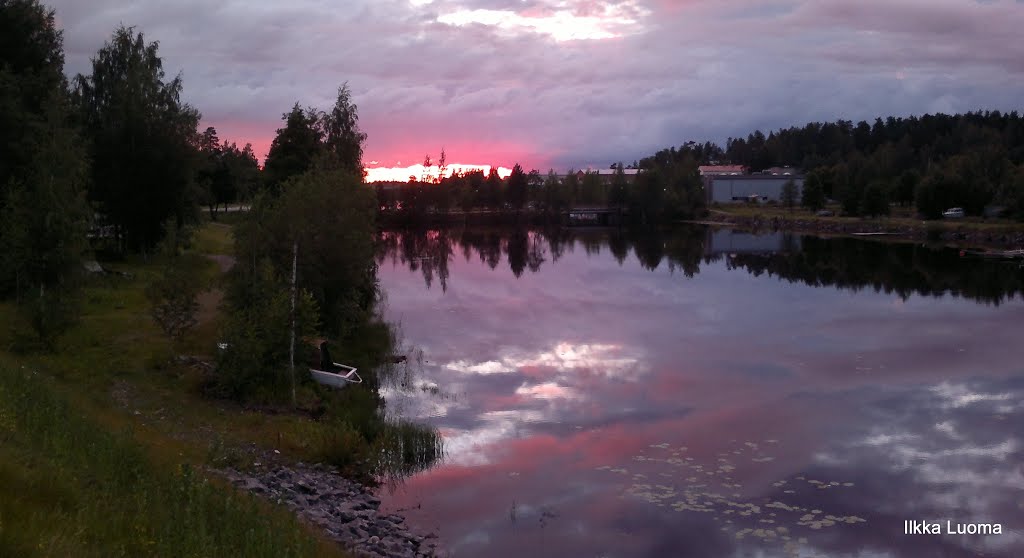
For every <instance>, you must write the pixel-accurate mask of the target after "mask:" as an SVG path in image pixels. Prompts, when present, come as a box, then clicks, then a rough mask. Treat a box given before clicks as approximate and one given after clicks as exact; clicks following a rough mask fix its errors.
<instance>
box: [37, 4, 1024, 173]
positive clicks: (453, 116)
mask: <svg viewBox="0 0 1024 558" xmlns="http://www.w3.org/2000/svg"><path fill="white" fill-rule="evenodd" d="M48 5H49V6H50V7H52V8H54V9H55V10H56V12H57V20H58V25H59V26H60V27H62V28H63V29H64V46H65V51H66V71H67V72H68V73H69V74H71V75H74V74H76V73H80V72H81V73H88V72H89V70H90V64H89V60H90V57H91V56H93V55H95V53H96V51H97V50H99V49H100V48H101V47H102V46H103V43H104V42H105V41H106V40H107V39H109V37H110V36H111V34H112V33H113V31H114V29H115V28H116V27H117V26H118V25H120V24H124V25H130V26H136V27H137V29H138V30H139V31H141V32H143V33H144V34H145V37H146V39H147V40H149V41H154V40H155V41H159V43H160V49H159V52H160V55H161V56H162V58H163V61H164V67H165V70H167V72H168V74H169V75H172V76H173V75H174V74H176V73H178V72H181V74H182V77H183V80H184V97H185V100H186V101H187V102H188V103H190V104H191V105H193V106H194V107H196V108H198V109H199V110H200V111H201V112H202V114H203V122H202V125H203V126H204V127H205V126H214V127H216V128H217V130H218V133H219V136H220V137H221V139H226V140H230V141H235V142H238V143H239V144H240V145H241V144H244V143H246V142H251V143H252V144H253V146H254V149H255V151H256V153H257V155H258V156H259V157H260V158H262V157H263V156H264V155H265V154H266V152H267V151H268V150H269V147H270V143H271V141H272V140H273V137H274V133H275V130H276V129H277V128H278V127H280V126H281V125H282V121H281V116H282V115H283V113H285V112H287V111H288V110H289V109H290V108H291V107H292V106H293V105H294V104H295V103H296V102H298V103H300V104H301V105H303V106H313V107H317V108H321V109H327V108H329V107H330V106H332V105H333V102H334V99H335V97H336V92H337V89H338V87H339V86H340V85H341V84H343V83H346V82H347V83H348V85H349V87H350V88H351V90H352V93H353V99H354V101H355V103H356V105H357V106H358V113H359V118H360V126H361V128H362V129H363V131H365V132H366V133H367V134H368V139H367V141H366V144H365V156H364V162H365V163H366V165H367V167H369V168H374V167H387V168H391V167H408V166H410V165H414V164H419V163H422V162H423V160H424V155H427V154H429V155H431V156H432V158H433V159H435V160H436V159H437V156H438V155H439V153H440V151H441V149H442V148H443V149H444V150H445V151H446V154H447V160H448V162H449V163H459V164H464V165H498V166H501V167H511V166H512V165H513V164H514V163H516V162H518V163H520V164H522V165H523V167H524V168H526V169H527V170H529V169H531V168H536V169H540V170H542V171H546V170H547V169H548V168H555V169H559V170H564V169H567V168H570V167H572V168H581V167H592V168H607V167H608V166H609V165H610V164H611V163H613V162H616V161H624V162H627V163H628V162H631V161H633V160H634V159H639V158H642V157H644V156H646V155H650V154H653V153H654V152H656V151H657V150H659V149H663V148H667V147H669V146H672V145H681V144H683V143H685V142H687V141H690V140H693V141H706V140H708V141H714V142H718V143H720V144H723V145H724V143H725V141H726V139H727V138H729V137H739V136H743V137H745V136H746V135H747V134H748V133H750V132H752V131H753V130H754V129H762V130H770V129H778V128H782V127H789V126H793V125H802V124H804V123H806V122H809V121H833V120H836V119H839V118H842V119H849V120H853V121H858V120H861V119H866V120H873V119H874V118H875V117H879V116H881V117H885V116H889V115H899V116H908V115H920V114H924V113H932V112H947V113H949V112H964V111H969V110H979V109H981V110H1002V111H1010V110H1022V109H1024V107H1022V105H1024V41H1021V40H1019V34H1020V32H1021V29H1024V1H1021V0H985V1H974V0H813V1H812V0H794V1H786V0H779V1H768V2H754V1H751V0H290V1H288V2H279V1H276V0H245V1H242V0H221V1H218V2H209V1H207V0H178V1H175V2H173V3H172V2H163V1H158V0H135V1H132V2H126V1H124V0H120V1H115V0H90V1H89V2H82V1H81V0H50V1H49V2H48ZM414 170H415V169H414ZM403 174H404V176H402V175H403ZM409 174H413V173H410V172H407V169H403V170H401V171H398V173H397V178H400V179H406V178H408V176H409Z"/></svg>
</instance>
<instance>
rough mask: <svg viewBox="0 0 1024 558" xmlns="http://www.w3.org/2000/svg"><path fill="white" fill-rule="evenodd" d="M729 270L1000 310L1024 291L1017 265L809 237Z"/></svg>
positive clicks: (739, 258) (738, 259) (742, 258)
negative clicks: (956, 299) (954, 299)
mask: <svg viewBox="0 0 1024 558" xmlns="http://www.w3.org/2000/svg"><path fill="white" fill-rule="evenodd" d="M727 265H728V266H729V268H730V269H744V270H746V271H747V272H748V273H751V274H753V275H755V276H758V275H761V274H763V273H768V274H769V275H774V276H778V277H781V278H783V279H787V280H789V281H799V282H802V283H805V284H808V285H811V286H815V287H836V288H840V289H852V290H860V289H864V288H872V289H874V290H875V291H876V292H885V293H887V294H892V293H895V294H897V295H899V296H900V297H901V298H903V299H906V298H908V297H909V296H910V295H912V294H918V295H923V296H934V297H938V296H942V295H945V294H952V295H954V296H962V297H964V298H968V299H972V300H978V301H982V302H987V303H992V304H999V303H1001V302H1003V301H1004V300H1006V298H1008V297H1013V296H1015V295H1016V294H1018V293H1020V292H1021V291H1022V290H1024V272H1022V271H1021V270H1020V269H1019V268H1017V267H1015V266H1013V264H1007V263H1004V262H998V261H988V260H974V259H965V258H962V257H960V256H959V255H958V253H957V252H956V251H955V250H951V249H943V250H935V249H931V248H928V247H926V246H921V245H910V244H889V243H882V242H873V241H863V240H857V239H852V238H832V239H826V238H817V237H812V236H806V237H804V238H803V241H802V248H801V250H800V251H794V252H779V253H774V254H767V255H763V254H758V255H752V254H737V255H736V256H735V257H733V258H730V259H729V260H728V262H727Z"/></svg>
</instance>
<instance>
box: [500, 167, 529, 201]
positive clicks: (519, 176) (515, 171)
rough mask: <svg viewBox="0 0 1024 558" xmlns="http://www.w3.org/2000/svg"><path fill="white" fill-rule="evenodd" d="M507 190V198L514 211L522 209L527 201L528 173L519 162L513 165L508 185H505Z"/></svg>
mask: <svg viewBox="0 0 1024 558" xmlns="http://www.w3.org/2000/svg"><path fill="white" fill-rule="evenodd" d="M505 191H506V198H505V199H506V200H508V203H509V205H511V206H512V209H513V210H514V211H520V210H522V209H523V205H524V204H525V203H526V194H527V193H528V190H527V177H526V173H525V172H523V167H521V166H519V163H516V164H515V166H513V167H512V174H510V175H509V177H508V186H506V187H505Z"/></svg>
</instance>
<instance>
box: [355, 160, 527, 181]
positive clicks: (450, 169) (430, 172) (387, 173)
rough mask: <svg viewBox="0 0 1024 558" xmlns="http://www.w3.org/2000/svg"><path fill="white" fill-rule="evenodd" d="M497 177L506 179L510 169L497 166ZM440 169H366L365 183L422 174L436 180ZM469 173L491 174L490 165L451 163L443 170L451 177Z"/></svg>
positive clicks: (414, 167) (434, 167) (415, 166)
mask: <svg viewBox="0 0 1024 558" xmlns="http://www.w3.org/2000/svg"><path fill="white" fill-rule="evenodd" d="M497 169H498V176H500V177H502V178H507V177H508V175H510V174H512V169H510V168H506V167H502V166H499V167H497ZM424 170H426V172H424ZM439 171H440V169H439V168H438V166H437V165H431V166H430V167H424V166H423V165H422V164H416V165H410V166H407V167H379V166H374V167H369V166H368V167H366V181H367V182H389V181H397V182H406V181H408V180H409V177H411V176H412V177H416V180H420V178H421V177H423V175H424V174H426V175H427V176H429V177H430V178H437V177H438V173H439ZM471 171H483V172H484V174H489V173H490V172H491V165H469V164H463V163H452V164H450V165H448V166H447V168H446V169H445V173H444V176H446V177H447V176H451V175H452V174H454V173H456V172H460V173H467V172H471Z"/></svg>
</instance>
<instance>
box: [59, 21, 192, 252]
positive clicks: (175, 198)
mask: <svg viewBox="0 0 1024 558" xmlns="http://www.w3.org/2000/svg"><path fill="white" fill-rule="evenodd" d="M157 47H158V44H157V43H155V42H153V43H146V41H145V38H144V37H143V35H142V33H136V32H135V30H134V29H133V28H130V27H120V28H118V29H117V31H115V32H114V35H113V37H112V38H111V40H110V41H108V42H107V43H106V45H104V47H103V48H102V49H100V51H99V53H98V54H97V55H96V57H95V58H93V59H92V74H91V75H89V76H83V75H79V76H77V77H76V78H75V92H74V93H75V99H76V101H77V105H78V108H79V112H80V114H81V117H82V121H83V123H84V124H85V130H86V131H87V136H88V140H89V144H90V150H89V151H90V154H91V156H92V162H93V165H92V189H91V190H90V192H89V193H90V197H91V198H92V200H93V201H94V202H96V203H98V204H99V206H100V208H101V209H102V211H103V212H104V213H105V214H106V217H107V218H108V219H110V221H111V222H112V223H113V224H114V225H115V226H116V227H117V229H118V234H119V236H120V237H121V238H122V239H123V240H124V241H125V242H126V244H127V247H128V248H131V249H137V250H143V251H147V250H149V249H151V248H153V247H154V246H155V245H156V243H157V242H158V241H159V240H160V238H161V236H162V235H163V232H164V228H163V224H164V223H165V222H166V221H167V220H168V219H174V221H175V223H176V225H177V226H178V227H181V226H183V225H184V224H185V223H186V222H187V221H189V220H190V219H193V218H194V217H195V216H196V210H197V208H198V203H197V200H196V199H195V195H194V188H193V181H192V179H193V171H194V163H195V159H196V148H195V139H196V127H197V125H198V124H199V112H198V111H197V110H195V109H194V108H192V107H191V106H189V105H188V104H186V103H183V102H182V100H181V89H182V81H181V75H180V74H179V75H178V76H176V77H175V78H174V79H171V80H169V81H168V80H166V75H165V73H164V69H163V61H162V60H161V58H160V56H159V54H158V52H157Z"/></svg>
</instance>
